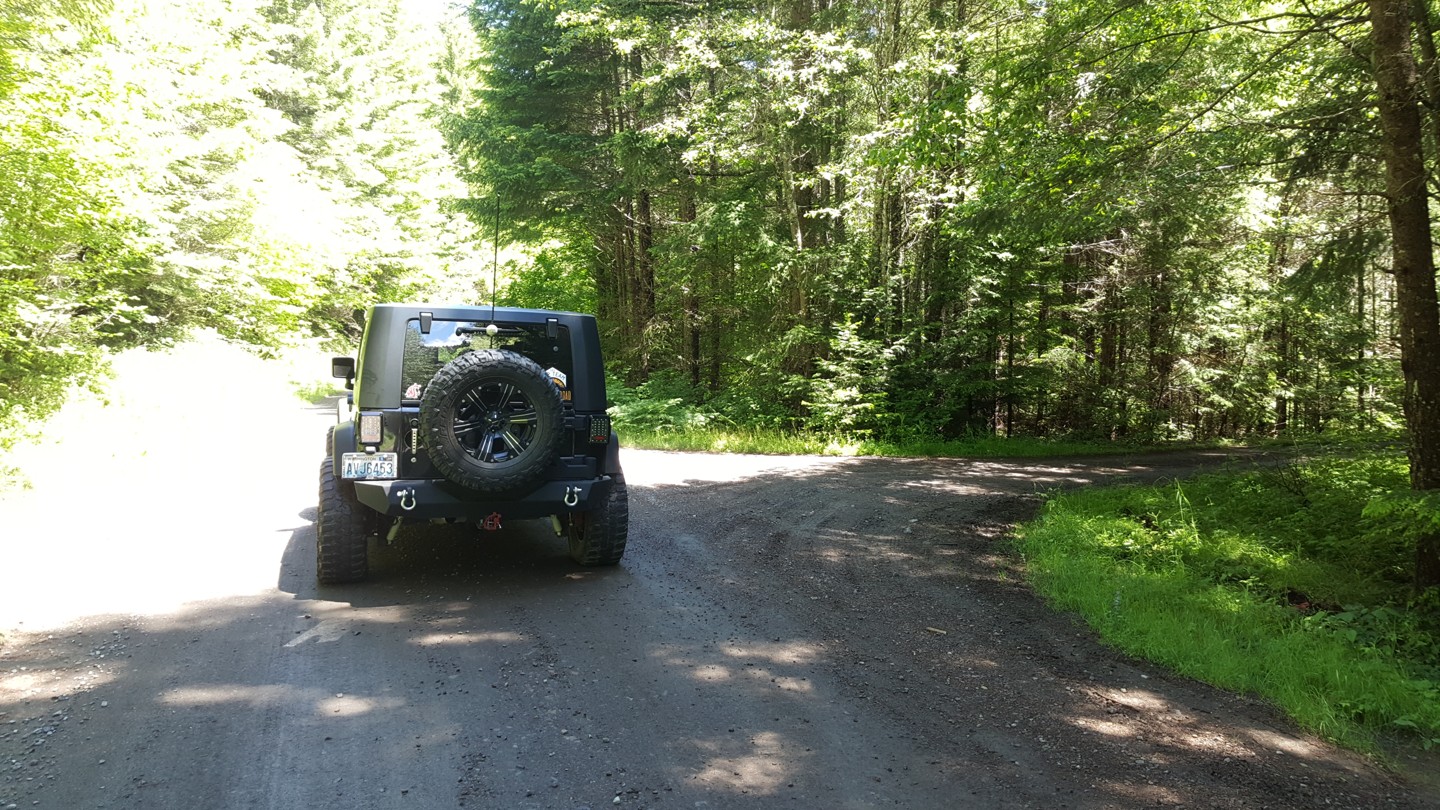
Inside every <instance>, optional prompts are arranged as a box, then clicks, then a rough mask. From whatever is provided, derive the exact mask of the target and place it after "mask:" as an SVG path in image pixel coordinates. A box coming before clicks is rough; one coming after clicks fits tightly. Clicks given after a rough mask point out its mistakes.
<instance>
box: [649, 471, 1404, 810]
mask: <svg viewBox="0 0 1440 810" xmlns="http://www.w3.org/2000/svg"><path fill="white" fill-rule="evenodd" d="M1223 455H1224V454H1215V455H1199V454H1186V455H1177V454H1165V455H1160V456H1151V457H1144V458H1135V459H1115V458H1107V459H1097V460H1093V461H1084V460H1076V461H1067V462H1063V463H1057V462H1054V461H1047V462H1039V463H1032V462H1008V461H981V462H976V461H963V460H897V459H858V460H844V461H831V462H828V463H826V464H824V465H816V466H814V467H812V468H810V469H804V468H799V469H797V468H794V467H785V468H778V469H772V470H764V469H763V467H761V466H760V465H757V469H756V470H755V472H754V474H752V475H748V476H731V477H729V478H728V479H727V480H723V481H716V480H694V479H692V480H687V481H685V482H684V483H683V484H681V485H676V486H672V485H666V484H657V485H654V486H649V487H641V488H638V489H636V490H633V492H634V493H635V495H636V497H637V498H638V500H639V502H640V506H637V507H636V511H637V513H642V512H644V511H645V510H646V507H647V506H648V507H651V508H653V509H655V510H656V512H657V513H658V514H657V518H658V519H657V520H656V521H655V523H654V524H653V525H652V526H651V527H650V529H651V531H652V532H653V535H652V537H651V540H652V542H654V543H655V544H656V545H657V546H658V552H659V554H660V555H662V557H663V559H662V560H661V561H659V562H658V563H654V564H652V562H651V561H650V560H649V559H647V560H645V562H644V564H643V566H640V567H637V576H639V577H641V578H647V577H649V576H653V575H656V574H658V572H659V571H660V570H661V569H664V570H667V571H668V572H671V575H675V574H676V573H681V574H682V575H683V576H684V577H685V579H686V581H687V582H692V583H695V584H694V587H697V588H705V589H710V590H713V591H715V592H716V598H717V599H719V600H722V601H724V602H727V603H729V604H733V605H744V606H749V607H748V610H747V611H746V612H747V613H748V614H749V615H748V616H742V617H740V618H741V619H742V624H745V625H747V626H749V627H752V628H754V629H755V630H756V631H757V632H759V633H761V634H764V633H765V632H766V628H767V627H769V626H773V624H774V620H773V618H771V617H769V616H767V615H765V613H766V612H768V611H767V608H764V607H760V606H767V605H769V606H773V607H772V608H769V609H768V610H777V609H778V610H779V611H782V612H783V613H784V615H785V616H786V617H788V619H789V620H790V622H791V624H792V632H791V636H792V637H796V638H804V639H807V640H808V642H809V643H812V644H815V645H818V646H819V647H821V648H823V649H824V651H825V661H826V667H827V669H828V670H829V671H830V672H831V673H832V676H833V678H834V681H835V688H836V690H837V691H838V692H839V693H841V694H843V695H845V698H844V702H845V703H846V704H847V705H857V704H858V705H860V706H864V707H867V708H868V709H869V710H871V711H874V712H877V713H879V714H883V715H886V716H889V717H892V718H896V720H897V727H899V728H903V729H906V730H907V732H908V733H909V734H910V735H912V739H914V740H916V741H918V742H919V743H920V744H921V747H922V748H923V749H924V750H927V751H929V752H930V756H929V757H928V758H926V759H924V760H923V761H922V762H913V761H912V762H909V763H907V765H908V767H909V768H910V771H911V772H913V771H914V770H915V769H916V768H917V767H923V768H927V769H928V770H930V771H932V772H939V773H943V774H944V776H945V778H946V779H948V780H951V781H952V782H953V783H954V784H955V785H957V786H958V785H967V786H969V787H971V788H973V789H975V790H978V791H979V792H977V793H975V794H974V795H973V796H972V797H971V800H972V801H980V800H982V799H983V800H985V801H990V800H998V801H999V802H1000V803H1002V804H1004V803H1010V802H1012V801H1013V802H1015V803H1022V804H1023V803H1026V802H1041V803H1043V802H1044V801H1046V799H1045V798H1043V797H1049V800H1051V801H1055V800H1059V801H1062V802H1065V803H1072V804H1077V805H1079V806H1094V805H1096V804H1097V803H1098V804H1100V805H1105V806H1110V805H1114V806H1136V805H1141V804H1153V803H1161V804H1166V803H1175V804H1186V805H1195V806H1231V805H1242V804H1243V805H1260V806H1306V805H1308V804H1312V803H1314V802H1315V801H1316V797H1321V799H1325V798H1328V799H1330V800H1332V801H1334V802H1335V803H1337V804H1341V805H1348V806H1382V805H1384V803H1385V802H1388V801H1391V800H1394V801H1397V802H1401V803H1405V802H1407V801H1419V800H1416V799H1415V798H1414V797H1413V795H1412V794H1410V793H1409V792H1408V789H1407V788H1404V787H1401V786H1400V785H1399V784H1398V783H1396V782H1393V781H1392V780H1391V779H1390V778H1389V777H1387V776H1385V775H1384V774H1382V773H1380V772H1379V771H1376V770H1375V769H1373V768H1372V767H1371V766H1370V765H1368V764H1367V763H1365V762H1364V761H1362V760H1361V759H1360V758H1358V757H1355V756H1353V755H1351V754H1349V753H1347V752H1343V751H1339V750H1336V749H1334V748H1332V747H1330V746H1328V745H1326V744H1324V743H1322V742H1320V741H1318V740H1316V739H1314V738H1313V737H1311V736H1309V735H1307V734H1305V733H1303V732H1300V731H1298V730H1297V729H1295V728H1294V727H1293V725H1292V724H1290V723H1289V722H1288V721H1287V720H1285V719H1284V718H1282V717H1280V716H1279V715H1278V714H1277V713H1275V712H1274V711H1273V710H1272V709H1271V708H1270V707H1268V706H1267V705H1264V704H1263V703H1261V702H1258V701H1254V700H1251V699H1248V698H1245V697H1237V696H1233V695H1229V694H1226V693H1223V692H1219V691H1217V690H1213V689H1210V688H1209V687H1206V686H1204V685H1202V684H1197V683H1194V682H1192V681H1189V680H1187V679H1184V678H1179V677H1175V676H1172V675H1170V674H1168V673H1166V672H1165V671H1164V670H1163V669H1162V668H1159V667H1156V666H1152V665H1149V664H1145V663H1142V662H1136V661H1133V660H1131V659H1128V658H1127V657H1125V656H1123V655H1120V654H1118V653H1116V652H1114V651H1112V650H1109V649H1107V648H1105V647H1104V646H1103V645H1101V644H1100V643H1099V641H1098V639H1097V638H1096V637H1095V636H1094V634H1093V633H1092V632H1091V631H1089V630H1088V629H1087V628H1085V627H1083V626H1082V625H1081V624H1079V623H1078V622H1077V621H1073V620H1071V619H1070V618H1068V617H1065V616H1057V615H1056V614H1054V613H1053V612H1052V611H1050V610H1049V609H1048V608H1047V607H1046V606H1045V605H1044V604H1043V603H1041V602H1040V600H1038V598H1036V597H1035V595H1034V594H1033V592H1032V591H1030V589H1029V588H1028V586H1026V585H1025V584H1024V582H1023V574H1024V571H1023V565H1022V564H1021V561H1020V560H1018V559H1017V557H1016V556H1015V555H1014V554H1013V552H1012V549H1011V546H1010V545H1009V543H1008V540H1007V537H1008V535H1009V533H1010V532H1011V530H1012V529H1013V528H1014V526H1015V525H1016V524H1017V523H1018V522H1020V521H1022V520H1025V519H1028V518H1029V517H1031V516H1033V515H1034V514H1035V512H1036V511H1037V510H1038V508H1039V506H1040V503H1041V498H1040V497H1039V495H1040V493H1043V492H1045V491H1050V490H1054V489H1060V488H1069V487H1078V486H1087V485H1093V484H1102V483H1116V482H1120V481H1125V480H1157V479H1163V478H1175V477H1181V476H1184V475H1187V474H1190V473H1193V472H1195V471H1196V470H1197V469H1201V468H1204V467H1211V468H1213V467H1214V466H1215V465H1216V464H1217V463H1218V462H1223V461H1224V460H1225V459H1224V458H1223ZM1217 456H1218V457H1217ZM1251 460H1252V458H1249V457H1247V458H1244V459H1242V461H1244V462H1246V463H1249V462H1250V461H1251ZM756 614H760V616H759V618H757V617H756ZM1357 781H1358V782H1365V783H1366V785H1365V786H1364V787H1357V785H1356V784H1355V783H1356V782H1357ZM987 790H989V791H993V792H992V793H990V794H988V795H987V794H986V792H985V791H987ZM961 795H963V791H962V792H961ZM1020 797H1026V798H1024V799H1021V798H1020ZM1419 803H1420V804H1424V802H1423V801H1420V802H1419Z"/></svg>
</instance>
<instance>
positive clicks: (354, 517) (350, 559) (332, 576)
mask: <svg viewBox="0 0 1440 810" xmlns="http://www.w3.org/2000/svg"><path fill="white" fill-rule="evenodd" d="M330 433H331V436H330V439H329V440H328V441H327V442H326V445H327V446H329V447H330V448H331V449H332V452H330V453H326V458H325V460H324V461H322V462H321V463H320V504H319V511H318V514H317V516H316V520H315V578H316V579H317V580H318V581H319V582H320V584H322V585H335V584H339V583H342V582H359V581H360V580H362V579H364V578H365V577H366V575H367V574H369V573H370V558H369V548H368V546H369V543H370V527H371V524H372V523H373V522H374V521H373V519H372V518H371V515H370V510H368V509H366V508H365V506H364V505H362V504H361V503H360V501H359V500H358V499H357V498H356V497H355V485H354V484H353V483H351V482H349V481H345V480H341V479H337V478H336V477H335V457H334V453H333V448H334V441H335V440H334V433H335V429H334V428H331V429H330Z"/></svg>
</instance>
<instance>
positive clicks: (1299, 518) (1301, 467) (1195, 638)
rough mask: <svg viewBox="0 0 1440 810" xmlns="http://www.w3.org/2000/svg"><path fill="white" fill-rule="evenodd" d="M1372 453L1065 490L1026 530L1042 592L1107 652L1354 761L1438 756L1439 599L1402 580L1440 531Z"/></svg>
mask: <svg viewBox="0 0 1440 810" xmlns="http://www.w3.org/2000/svg"><path fill="white" fill-rule="evenodd" d="M1407 485H1408V479H1407V476H1406V467H1405V459H1404V456H1403V455H1401V454H1399V453H1396V452H1371V453H1368V454H1360V455H1347V456H1345V457H1329V458H1320V459H1314V460H1307V461H1299V462H1294V463H1288V464H1285V465H1283V466H1276V467H1273V468H1270V469H1266V470H1259V471H1251V472H1242V473H1223V474H1214V475H1209V476H1204V477H1201V478H1196V479H1193V480H1188V481H1185V482H1184V483H1170V484H1166V485H1156V486H1126V487H1115V488H1101V489H1089V490H1084V491H1081V492H1075V493H1067V494H1062V495H1059V496H1057V497H1055V498H1054V499H1052V500H1051V501H1050V503H1049V504H1048V505H1047V509H1046V512H1045V514H1044V515H1043V516H1042V517H1041V518H1040V519H1039V520H1037V521H1035V522H1033V523H1031V524H1029V525H1027V526H1025V527H1023V528H1022V530H1021V532H1020V534H1019V537H1018V541H1017V542H1018V544H1019V548H1020V550H1021V552H1022V553H1023V555H1024V557H1025V559H1026V564H1027V568H1028V570H1029V572H1030V576H1031V579H1032V581H1033V582H1034V584H1035V586H1036V588H1037V590H1038V591H1039V592H1040V593H1041V594H1042V595H1043V596H1045V598H1047V599H1048V600H1050V602H1051V603H1052V604H1053V605H1054V606H1055V607H1057V608H1059V609H1061V610H1067V611H1074V612H1076V613H1078V614H1080V615H1081V616H1082V617H1083V618H1084V619H1085V621H1087V622H1088V623H1089V624H1090V625H1091V626H1093V627H1094V628H1095V629H1096V630H1097V631H1098V632H1099V633H1100V634H1101V636H1102V637H1103V638H1105V639H1106V640H1107V641H1108V642H1109V643H1111V644H1113V645H1115V646H1116V647H1118V648H1120V649H1122V650H1124V651H1126V652H1128V653H1130V654H1132V655H1136V656H1139V657H1143V658H1147V659H1150V660H1152V661H1156V662H1158V663H1161V664H1164V665H1166V666H1168V667H1170V668H1172V669H1174V670H1175V671H1177V672H1179V673H1181V674H1184V675H1187V676H1190V677H1193V678H1196V679H1199V680H1202V681H1205V682H1208V683H1211V684H1214V685H1216V686H1219V687H1221V688H1224V689H1228V690H1232V691H1236V692H1241V693H1255V694H1259V695H1261V696H1264V697H1266V698H1268V699H1270V700H1272V701H1274V702H1275V703H1276V704H1278V705H1279V706H1280V707H1281V708H1282V709H1284V710H1285V711H1286V712H1288V713H1289V714H1290V715H1291V716H1292V717H1294V718H1295V719H1296V720H1297V721H1298V722H1299V723H1301V724H1302V725H1304V726H1305V727H1307V728H1309V729H1311V730H1313V731H1315V732H1317V733H1319V734H1321V735H1323V736H1325V737H1328V738H1330V739H1333V740H1335V741H1337V742H1340V743H1342V744H1344V745H1347V746H1349V747H1352V748H1356V749H1359V750H1364V751H1375V750H1377V749H1378V747H1379V746H1380V744H1381V742H1382V741H1391V742H1393V741H1395V740H1397V739H1398V740H1399V741H1400V743H1401V745H1402V746H1407V745H1408V746H1416V747H1420V748H1424V749H1427V750H1428V749H1430V748H1432V747H1436V746H1440V594H1436V593H1433V592H1432V593H1431V594H1429V596H1428V598H1426V599H1424V600H1417V599H1415V598H1414V597H1413V596H1412V594H1411V592H1410V588H1409V585H1408V582H1407V577H1408V574H1409V568H1410V565H1411V562H1412V555H1413V548H1414V545H1413V538H1414V532H1415V531H1416V530H1418V529H1419V528H1422V527H1424V526H1427V525H1432V524H1433V523H1434V522H1436V521H1440V513H1437V510H1436V508H1435V504H1434V503H1428V502H1425V501H1422V500H1417V499H1415V498H1414V497H1413V496H1411V495H1410V494H1409V492H1408V489H1407Z"/></svg>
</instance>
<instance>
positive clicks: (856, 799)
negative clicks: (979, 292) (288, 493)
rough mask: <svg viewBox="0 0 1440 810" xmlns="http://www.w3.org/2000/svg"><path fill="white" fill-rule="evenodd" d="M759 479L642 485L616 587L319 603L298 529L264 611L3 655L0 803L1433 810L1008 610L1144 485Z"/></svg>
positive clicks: (444, 574) (1379, 779)
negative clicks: (1041, 559)
mask: <svg viewBox="0 0 1440 810" xmlns="http://www.w3.org/2000/svg"><path fill="white" fill-rule="evenodd" d="M681 461H685V462H687V463H690V464H692V465H696V466H700V465H698V463H697V462H695V461H690V460H686V459H681ZM755 467H756V465H754V464H753V463H752V464H751V467H750V469H749V470H748V471H747V468H746V467H745V465H740V464H732V466H731V467H730V468H729V469H728V470H725V471H723V476H722V475H720V474H719V472H720V471H718V470H717V469H714V468H712V469H709V470H702V471H701V472H706V473H709V474H710V480H700V479H699V478H697V477H690V478H689V479H688V480H686V478H685V477H684V476H681V477H680V480H682V481H684V483H682V484H676V485H666V484H662V483H660V482H659V480H658V479H657V480H654V481H652V482H646V481H645V479H644V476H642V475H636V476H634V477H632V479H631V481H632V489H631V492H632V516H633V523H632V535H631V543H632V548H631V552H630V554H628V555H627V557H626V559H625V561H624V562H623V563H622V565H620V566H618V567H616V568H612V569H584V568H581V567H579V566H576V565H575V564H573V563H572V562H571V561H570V560H569V559H568V557H567V556H566V554H565V549H564V545H563V543H562V542H561V541H560V540H559V539H558V538H556V537H554V535H553V533H551V532H550V531H549V530H548V527H547V526H546V524H545V523H544V522H526V523H516V524H514V525H511V526H507V527H506V528H505V529H504V530H502V531H501V532H497V533H493V534H482V533H480V532H478V531H476V530H475V529H474V528H473V527H468V526H450V527H443V526H417V527H411V528H408V529H406V530H405V532H404V533H403V534H402V537H401V542H399V543H398V544H397V545H395V546H394V547H388V548H387V547H380V548H377V549H376V550H375V555H374V576H373V578H372V580H371V581H368V582H365V583H361V584H357V585H353V586H345V587H323V588H322V587H319V586H316V585H315V584H314V525H313V522H314V511H313V509H306V510H305V511H303V512H301V513H299V514H298V515H296V516H295V517H294V518H293V521H292V522H291V524H290V525H291V526H292V528H291V531H290V532H289V538H288V542H286V543H285V544H284V547H283V550H280V551H279V552H278V555H277V558H276V559H274V560H273V562H272V565H273V568H272V570H275V571H277V575H276V579H275V580H274V581H275V583H276V585H277V586H278V589H277V590H276V591H271V592H268V593H261V594H253V595H249V596H242V597H227V598H223V599H214V600H210V601H205V602H197V603H193V604H191V605H189V606H187V607H185V608H183V609H181V610H177V611H173V612H169V613H165V614H159V615H152V616H149V617H90V618H88V619H86V620H84V621H82V622H80V623H78V624H76V625H74V626H72V627H70V628H66V629H63V630H57V631H56V632H54V633H52V634H48V637H47V634H37V635H33V636H26V637H24V638H17V639H13V640H12V641H11V643H10V644H9V645H8V646H6V647H4V648H3V650H0V651H3V657H0V769H3V768H4V767H7V764H9V763H16V764H18V767H15V765H9V767H10V770H9V771H0V806H5V805H6V804H7V803H10V802H13V803H16V804H19V805H21V806H30V805H31V802H33V801H41V802H42V805H41V806H60V807H117V808H119V807H146V808H190V807H199V806H215V807H305V808H332V807H333V808H340V807H345V808H365V807H387V808H388V807H400V806H414V807H424V808H453V807H501V806H503V807H578V806H591V807H594V806H599V805H602V804H604V805H611V804H614V800H615V798H616V797H618V798H619V799H620V804H622V805H625V804H630V805H632V806H697V803H701V802H708V803H709V806H712V807H729V806H739V805H741V804H743V805H745V806H750V805H754V804H759V805H760V806H774V805H781V804H783V805H785V806H792V807H793V806H801V807H838V808H843V807H875V806H880V805H899V806H915V807H951V806H966V805H973V806H985V807H991V806H993V807H1020V806H1058V805H1067V806H1072V807H1138V806H1149V805H1154V804H1162V805H1163V804H1175V805H1187V806H1197V807H1228V806H1270V807H1300V806H1308V805H1311V804H1319V803H1322V802H1323V800H1324V799H1330V800H1331V801H1332V802H1333V803H1334V804H1335V805H1338V806H1349V807H1391V808H1404V807H1420V806H1424V802H1423V801H1422V800H1421V799H1419V798H1417V797H1416V796H1415V795H1414V794H1413V793H1410V792H1407V791H1406V790H1405V789H1403V788H1401V787H1399V786H1397V785H1395V784H1393V783H1391V782H1389V781H1388V780H1387V779H1386V778H1385V777H1384V776H1383V775H1381V774H1379V773H1378V772H1376V771H1374V770H1372V769H1369V768H1367V767H1366V766H1364V764H1363V763H1360V762H1358V761H1357V760H1355V759H1354V758H1353V757H1349V756H1348V755H1345V754H1343V753H1340V752H1336V751H1334V750H1333V749H1330V748H1328V747H1326V746H1324V745H1323V744H1320V743H1318V742H1316V741H1314V740H1312V739H1310V738H1308V737H1306V736H1305V735H1303V734H1299V733H1296V732H1295V731H1294V730H1293V729H1290V728H1289V726H1288V725H1287V724H1286V723H1285V722H1284V721H1283V720H1281V719H1279V718H1277V717H1275V716H1274V715H1273V714H1272V713H1271V712H1270V711H1269V710H1268V709H1267V708H1266V707H1264V706H1262V705H1259V704H1257V703H1255V702H1252V701H1249V700H1246V699H1244V698H1235V697H1230V696H1226V695H1223V694H1221V693H1218V692H1215V691H1214V690H1210V689H1208V688H1206V687H1204V686H1202V685H1198V684H1194V683H1192V682H1189V681H1186V680H1184V679H1179V678H1173V677H1170V676H1168V675H1166V674H1165V673H1164V672H1163V671H1160V670H1158V669H1157V668H1154V667H1150V666H1147V665H1142V664H1137V663H1135V662H1132V661H1130V660H1128V659H1125V658H1124V657H1122V656H1119V655H1116V654H1115V653H1113V652H1111V651H1109V650H1106V649H1105V648H1103V647H1102V646H1100V645H1099V644H1098V643H1097V642H1096V640H1095V639H1094V637H1093V636H1092V635H1091V634H1090V633H1089V632H1088V631H1087V630H1085V629H1083V628H1081V627H1078V626H1076V625H1073V624H1072V623H1070V622H1069V621H1068V620H1066V619H1065V618H1064V617H1058V618H1057V617H1056V616H1054V615H1053V614H1052V613H1050V612H1049V611H1048V610H1047V609H1046V608H1045V606H1044V605H1043V604H1041V603H1040V602H1038V600H1036V599H1035V598H1034V597H1033V595H1032V594H1031V593H1030V592H1029V590H1028V589H1027V588H1026V587H1024V585H1023V583H1022V581H1021V579H1020V577H1019V574H1020V573H1021V572H1020V571H1019V569H1018V567H1017V564H1016V561H1015V560H1014V559H1013V557H1012V556H1011V555H1010V554H1009V552H1008V550H1007V547H1006V546H1005V544H1004V542H1003V538H1004V535H1005V533H1006V532H1007V531H1008V529H1009V527H1010V526H1011V525H1012V524H1013V523H1014V522H1015V521H1016V520H1018V519H1021V518H1023V517H1025V516H1027V515H1028V514H1030V512H1031V511H1032V510H1033V509H1034V508H1035V507H1036V506H1037V504H1038V499H1037V498H1035V497H1034V493H1035V492H1036V490H1037V489H1048V488H1053V487H1057V486H1081V485H1086V484H1088V483H1095V482H1100V481H1108V480H1113V479H1114V478H1116V477H1119V476H1124V475H1147V474H1155V472H1156V469H1157V468H1155V467H1153V466H1150V467H1147V466H1145V465H1143V464H1139V463H1131V462H1119V461H1116V460H1106V461H1104V462H1103V463H1102V466H1100V467H1095V468H1090V467H1085V466H1084V465H1083V464H1079V463H1076V464H1073V465H1059V466H1043V465H1042V466H1040V467H1030V466H1027V465H1021V464H1011V463H1007V462H983V463H982V462H948V461H920V462H909V461H891V460H830V461H826V462H824V463H821V464H816V465H810V466H807V464H805V463H800V462H792V461H787V460H782V461H781V462H780V466H779V467H778V468H772V469H770V470H768V471H767V470H764V469H763V468H760V469H756V468H755ZM1027 470H1028V472H1027ZM702 477H703V476H702ZM101 760H104V763H103V765H102V764H99V763H100V761H101Z"/></svg>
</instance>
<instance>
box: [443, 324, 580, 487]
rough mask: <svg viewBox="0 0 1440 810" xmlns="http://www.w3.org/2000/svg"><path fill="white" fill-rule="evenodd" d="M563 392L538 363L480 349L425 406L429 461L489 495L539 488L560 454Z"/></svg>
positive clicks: (450, 371) (447, 376)
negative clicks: (542, 479)
mask: <svg viewBox="0 0 1440 810" xmlns="http://www.w3.org/2000/svg"><path fill="white" fill-rule="evenodd" d="M563 419H564V406H563V405H562V404H561V402H560V390H559V388H558V387H556V385H555V384H554V383H552V382H551V381H550V378H549V377H548V376H547V375H546V374H545V371H544V369H542V368H540V366H539V365H537V364H536V363H535V361H533V360H531V359H530V358H528V357H525V356H523V355H519V354H516V353H515V352H509V351H502V350H498V349H481V350H478V351H473V352H468V353H466V354H462V355H460V356H459V357H457V358H455V359H454V360H452V361H450V362H449V363H447V364H446V365H445V366H444V367H443V368H441V369H440V370H439V371H437V372H435V376H434V377H432V378H431V379H430V383H429V385H427V386H426V387H425V393H424V395H423V396H422V397H421V399H420V429H421V430H422V431H423V432H424V436H425V445H426V449H427V450H428V451H429V453H430V461H431V463H433V464H434V465H435V468H436V469H438V470H439V471H440V473H441V474H442V475H444V476H445V477H446V478H448V479H450V480H451V481H453V482H455V483H456V484H459V485H460V486H463V487H466V488H467V489H473V490H475V491H477V492H484V493H513V492H515V491H517V490H521V489H524V488H526V487H528V486H531V485H534V484H536V483H538V482H539V480H540V478H541V477H542V476H544V474H545V470H546V469H547V468H548V467H549V466H550V465H551V463H553V462H554V460H555V457H556V455H557V453H558V451H559V448H560V435H561V431H562V427H563Z"/></svg>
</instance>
